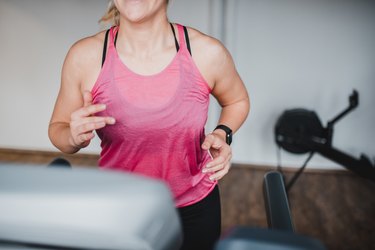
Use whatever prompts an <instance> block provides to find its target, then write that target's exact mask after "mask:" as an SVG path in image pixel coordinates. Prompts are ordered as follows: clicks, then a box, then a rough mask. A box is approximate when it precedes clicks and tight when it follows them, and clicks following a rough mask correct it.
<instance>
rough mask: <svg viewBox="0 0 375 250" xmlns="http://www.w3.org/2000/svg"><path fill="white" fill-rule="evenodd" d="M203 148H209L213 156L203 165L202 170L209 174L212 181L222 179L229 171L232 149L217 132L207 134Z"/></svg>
mask: <svg viewBox="0 0 375 250" xmlns="http://www.w3.org/2000/svg"><path fill="white" fill-rule="evenodd" d="M202 149H204V150H209V152H210V153H211V155H212V158H213V159H212V161H210V162H209V163H208V164H207V165H206V166H205V167H203V169H202V172H203V173H207V174H209V175H210V180H212V181H217V180H220V179H221V178H223V176H224V175H226V174H227V173H228V171H229V168H230V160H231V159H232V149H231V148H230V146H229V145H228V144H227V143H226V142H225V141H224V139H223V138H222V136H220V135H219V134H216V133H215V132H212V133H211V134H208V135H207V136H206V138H205V140H204V142H203V144H202Z"/></svg>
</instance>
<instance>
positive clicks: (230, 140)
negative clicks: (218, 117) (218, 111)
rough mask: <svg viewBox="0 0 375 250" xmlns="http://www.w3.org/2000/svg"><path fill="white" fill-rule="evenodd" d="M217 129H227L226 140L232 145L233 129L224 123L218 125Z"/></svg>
mask: <svg viewBox="0 0 375 250" xmlns="http://www.w3.org/2000/svg"><path fill="white" fill-rule="evenodd" d="M216 129H221V130H224V131H225V133H226V137H225V141H226V143H227V144H228V145H230V144H231V143H232V130H231V129H230V128H229V127H228V126H225V125H223V124H220V125H217V127H216V128H215V129H214V131H215V130H216Z"/></svg>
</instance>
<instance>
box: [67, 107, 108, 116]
mask: <svg viewBox="0 0 375 250" xmlns="http://www.w3.org/2000/svg"><path fill="white" fill-rule="evenodd" d="M105 109H106V105H105V104H94V105H90V106H87V107H83V108H80V109H78V110H77V111H75V112H73V113H72V117H71V119H72V120H75V119H80V118H82V117H88V116H90V115H93V114H95V113H98V112H100V111H103V110H105Z"/></svg>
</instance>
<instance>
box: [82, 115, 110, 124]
mask: <svg viewBox="0 0 375 250" xmlns="http://www.w3.org/2000/svg"><path fill="white" fill-rule="evenodd" d="M80 121H81V124H85V123H98V122H104V123H105V124H108V125H112V124H115V123H116V120H115V118H113V117H110V116H90V117H87V118H84V119H82V120H80Z"/></svg>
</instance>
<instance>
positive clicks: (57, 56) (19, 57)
mask: <svg viewBox="0 0 375 250" xmlns="http://www.w3.org/2000/svg"><path fill="white" fill-rule="evenodd" d="M106 5H107V1H105V0H90V1H87V0H86V1H85V0H65V1H58V0H50V1H48V0H32V1H30V0H0V34H1V35H0V37H1V40H0V44H1V46H0V116H1V125H0V147H11V148H22V149H42V150H55V149H54V148H53V146H52V145H51V143H50V142H49V140H48V136H47V127H48V121H49V118H50V115H51V112H52V108H53V104H54V100H55V98H56V95H57V92H58V88H59V81H60V71H61V65H62V63H63V60H64V57H65V55H66V52H67V50H68V49H69V47H70V46H71V45H72V43H74V42H75V41H76V40H78V39H79V38H82V37H84V36H87V35H90V34H93V33H96V32H97V31H99V30H100V29H101V27H100V26H99V25H98V24H97V20H98V19H99V18H100V16H101V15H102V13H103V12H104V10H105V8H106ZM223 6H224V7H225V9H224V11H223ZM169 17H170V19H171V20H172V21H175V22H180V23H183V24H186V25H189V26H192V27H196V28H198V29H200V30H202V31H203V32H206V33H208V34H211V35H213V36H215V37H217V38H219V39H221V40H222V41H223V42H224V43H225V44H226V45H227V47H228V48H229V49H230V51H231V52H232V54H233V57H234V59H235V62H236V65H237V68H238V71H239V72H240V74H241V76H242V78H243V80H244V81H245V83H246V86H247V88H248V90H249V93H250V96H251V101H252V110H251V115H250V117H249V119H248V120H247V122H246V123H245V124H244V126H243V128H242V129H241V130H240V131H239V132H238V134H236V135H235V137H234V143H233V151H234V159H233V161H234V162H240V163H251V164H267V165H274V164H275V163H276V147H275V143H274V139H273V126H274V124H275V121H276V119H277V116H278V115H280V114H281V112H282V111H283V110H284V109H287V108H294V107H304V108H308V109H314V110H316V111H317V112H318V114H319V115H320V117H321V119H322V122H323V123H324V124H325V122H326V121H327V119H330V118H332V117H333V116H334V115H336V114H337V113H338V112H339V111H341V110H342V109H343V108H344V107H346V105H347V97H348V95H349V94H350V92H351V91H352V89H353V88H356V89H357V90H358V91H359V93H360V106H359V107H358V108H357V110H356V111H354V112H353V113H352V114H350V115H349V116H348V117H346V118H344V120H342V121H341V122H339V124H338V125H337V126H336V127H335V135H334V145H335V146H337V147H338V148H340V149H342V150H344V151H347V152H350V153H352V154H354V155H359V153H361V152H363V153H366V154H368V155H369V156H375V150H374V149H375V146H374V144H373V141H374V139H375V135H374V133H373V132H374V128H375V112H374V111H373V110H372V108H373V107H375V101H374V98H373V97H372V95H373V94H374V93H375V91H374V90H375V82H374V80H375V71H374V70H373V68H374V65H375V49H374V46H373V44H375V29H374V23H375V4H374V3H373V1H365V0H357V1H356V0H341V1H336V0H325V1H321V0H308V1H307V0H231V1H225V0H204V1H203V0H194V1H193V0H190V1H183V0H172V1H171V4H170V12H169ZM224 17H227V18H224ZM223 18H224V19H223ZM222 24H224V26H223V25H222ZM217 117H218V107H217V104H216V102H215V101H213V102H212V105H211V107H210V119H209V122H208V126H207V128H208V129H209V130H210V129H212V128H213V126H214V125H215V123H216V119H217ZM99 150H100V148H99V142H98V141H95V142H94V143H93V145H92V146H91V147H90V148H88V149H86V150H84V152H94V153H97V152H99ZM282 157H283V164H284V165H289V166H299V165H300V164H301V163H302V161H303V159H304V157H297V156H295V155H288V154H287V153H284V154H283V155H282ZM311 165H312V166H314V167H329V168H332V167H336V165H335V164H333V163H332V162H330V161H328V160H325V159H323V158H320V157H314V159H313V162H312V163H311Z"/></svg>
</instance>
